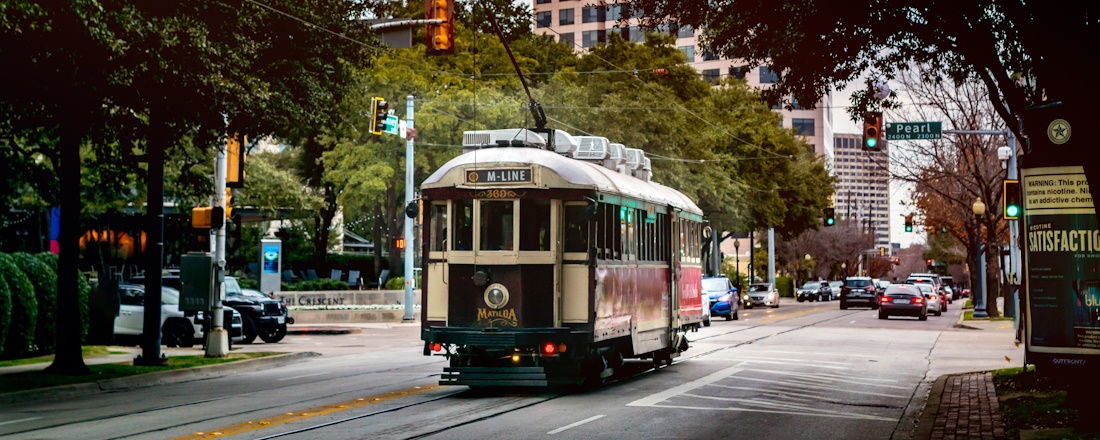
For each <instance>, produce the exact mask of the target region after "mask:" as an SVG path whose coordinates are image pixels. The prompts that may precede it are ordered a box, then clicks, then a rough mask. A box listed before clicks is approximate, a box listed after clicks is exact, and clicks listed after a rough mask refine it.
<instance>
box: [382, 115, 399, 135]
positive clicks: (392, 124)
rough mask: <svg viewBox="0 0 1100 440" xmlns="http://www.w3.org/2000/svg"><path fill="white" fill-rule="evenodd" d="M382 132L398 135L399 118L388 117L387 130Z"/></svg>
mask: <svg viewBox="0 0 1100 440" xmlns="http://www.w3.org/2000/svg"><path fill="white" fill-rule="evenodd" d="M382 131H384V132H386V133H389V134H398V133H397V116H394V115H386V128H385V129H384V130H382Z"/></svg>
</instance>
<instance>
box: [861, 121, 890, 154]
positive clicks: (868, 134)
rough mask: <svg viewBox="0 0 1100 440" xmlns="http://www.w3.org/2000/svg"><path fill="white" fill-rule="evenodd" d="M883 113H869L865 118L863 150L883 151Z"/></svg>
mask: <svg viewBox="0 0 1100 440" xmlns="http://www.w3.org/2000/svg"><path fill="white" fill-rule="evenodd" d="M884 140H885V138H884V137H883V135H882V112H868V113H867V116H866V117H865V118H863V149H864V150H867V151H882V144H883V141H884Z"/></svg>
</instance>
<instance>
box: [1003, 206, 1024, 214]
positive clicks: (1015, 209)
mask: <svg viewBox="0 0 1100 440" xmlns="http://www.w3.org/2000/svg"><path fill="white" fill-rule="evenodd" d="M1005 215H1006V216H1009V217H1016V216H1018V215H1020V207H1019V206H1016V205H1008V207H1006V208H1005Z"/></svg>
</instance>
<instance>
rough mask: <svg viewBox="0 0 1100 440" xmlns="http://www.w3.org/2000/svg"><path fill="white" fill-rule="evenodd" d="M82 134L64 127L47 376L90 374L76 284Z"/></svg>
mask: <svg viewBox="0 0 1100 440" xmlns="http://www.w3.org/2000/svg"><path fill="white" fill-rule="evenodd" d="M81 135H82V133H81V130H77V129H75V127H73V123H68V122H66V123H63V124H62V125H61V140H60V142H61V144H60V149H61V153H60V156H61V161H60V164H58V165H59V166H58V170H57V171H58V175H59V176H58V177H59V180H60V183H61V213H62V215H61V231H60V234H58V240H57V241H58V248H59V254H58V260H57V351H56V352H55V353H54V359H53V363H52V364H50V366H49V367H47V368H46V372H48V373H54V374H69V375H79V374H87V373H88V372H89V370H88V366H87V365H85V364H84V357H83V355H82V354H81V352H80V333H81V331H82V329H83V325H82V324H81V321H80V302H79V298H80V293H79V289H80V286H79V284H78V283H77V277H78V276H79V275H80V274H79V268H78V267H77V264H78V263H77V259H78V258H79V257H80V255H79V252H80V248H79V246H78V240H79V239H80V141H81Z"/></svg>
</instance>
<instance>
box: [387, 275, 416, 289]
mask: <svg viewBox="0 0 1100 440" xmlns="http://www.w3.org/2000/svg"><path fill="white" fill-rule="evenodd" d="M420 278H421V277H420V274H419V273H417V274H416V285H415V286H414V287H416V288H417V289H419V288H420ZM386 290H405V277H393V278H390V279H389V280H388V281H386Z"/></svg>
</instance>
